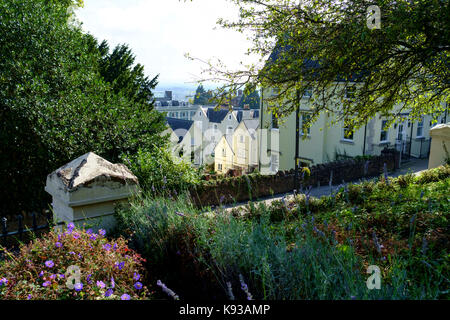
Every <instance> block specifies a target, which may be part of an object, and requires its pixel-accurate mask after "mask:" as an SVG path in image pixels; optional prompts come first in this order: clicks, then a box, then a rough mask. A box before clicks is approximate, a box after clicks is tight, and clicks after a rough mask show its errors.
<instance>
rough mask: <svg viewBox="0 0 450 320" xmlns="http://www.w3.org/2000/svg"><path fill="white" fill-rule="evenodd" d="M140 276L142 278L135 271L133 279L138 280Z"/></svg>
mask: <svg viewBox="0 0 450 320" xmlns="http://www.w3.org/2000/svg"><path fill="white" fill-rule="evenodd" d="M140 278H141V276H140V275H139V274H137V273H136V272H135V273H134V275H133V279H134V280H136V281H138V280H139V279H140Z"/></svg>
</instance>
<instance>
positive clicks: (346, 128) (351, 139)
mask: <svg viewBox="0 0 450 320" xmlns="http://www.w3.org/2000/svg"><path fill="white" fill-rule="evenodd" d="M346 130H348V127H345V126H344V127H342V140H343V141H349V142H353V141H354V139H355V132H353V133H352V137H351V138H347V137H346V135H345V131H346Z"/></svg>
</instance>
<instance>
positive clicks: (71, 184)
mask: <svg viewBox="0 0 450 320" xmlns="http://www.w3.org/2000/svg"><path fill="white" fill-rule="evenodd" d="M138 185H139V182H138V179H137V178H136V176H135V175H133V173H132V172H131V171H130V170H129V169H128V168H127V167H126V166H125V165H123V164H113V163H111V162H109V161H107V160H105V159H103V158H101V157H99V156H98V155H96V154H95V153H93V152H89V153H86V154H84V155H82V156H81V157H79V158H77V159H75V160H73V161H71V162H69V163H68V164H66V165H64V166H62V167H61V168H59V169H57V170H55V171H53V172H52V173H51V174H49V175H48V176H47V184H46V187H45V190H46V191H47V192H48V193H50V194H51V195H52V196H54V197H55V196H56V197H58V198H60V199H61V200H63V201H64V202H66V203H67V202H68V203H70V204H75V203H87V202H89V203H92V202H98V201H100V200H101V199H103V200H106V199H120V198H123V197H126V196H127V195H129V194H130V193H132V192H133V190H136V188H137V186H138Z"/></svg>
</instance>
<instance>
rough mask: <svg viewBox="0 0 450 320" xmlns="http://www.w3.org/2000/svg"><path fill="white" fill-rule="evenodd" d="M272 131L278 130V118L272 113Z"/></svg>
mask: <svg viewBox="0 0 450 320" xmlns="http://www.w3.org/2000/svg"><path fill="white" fill-rule="evenodd" d="M272 129H278V116H277V115H275V114H273V113H272Z"/></svg>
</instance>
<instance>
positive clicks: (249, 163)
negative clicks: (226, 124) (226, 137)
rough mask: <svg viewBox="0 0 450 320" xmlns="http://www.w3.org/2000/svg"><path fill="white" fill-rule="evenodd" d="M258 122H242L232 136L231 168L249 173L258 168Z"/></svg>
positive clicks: (256, 120) (254, 120)
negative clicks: (232, 156)
mask: <svg viewBox="0 0 450 320" xmlns="http://www.w3.org/2000/svg"><path fill="white" fill-rule="evenodd" d="M258 143H259V120H258V119H249V120H242V121H241V123H240V124H239V125H238V126H237V128H236V130H235V131H234V134H233V146H232V149H233V151H234V158H233V168H239V169H242V171H243V172H250V171H252V170H253V169H256V168H257V167H258V160H259V155H258V150H259V148H258Z"/></svg>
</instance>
